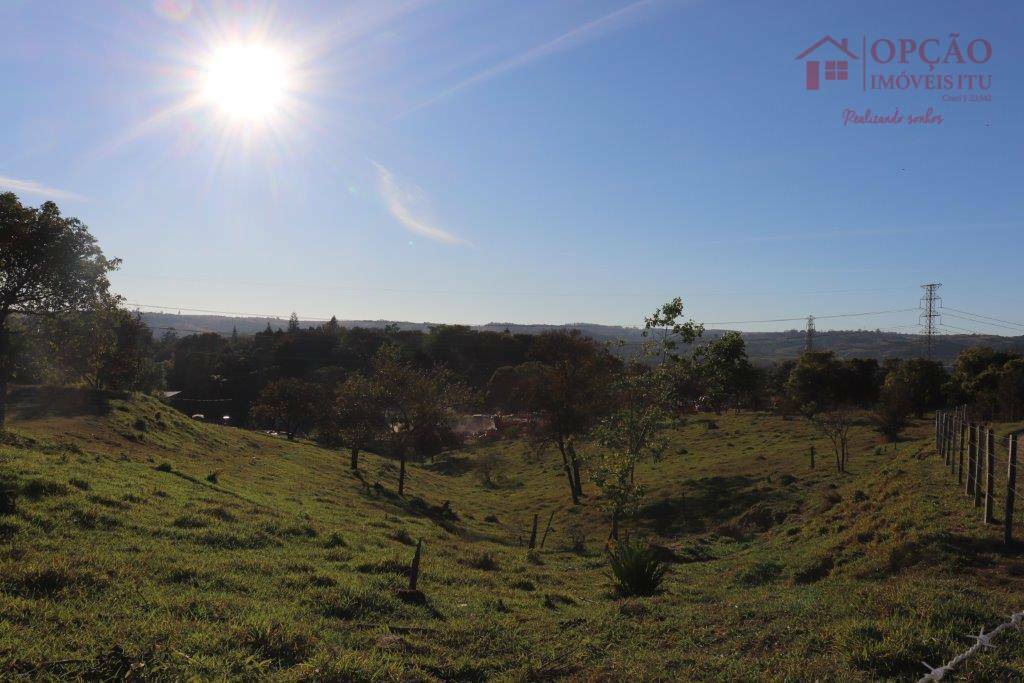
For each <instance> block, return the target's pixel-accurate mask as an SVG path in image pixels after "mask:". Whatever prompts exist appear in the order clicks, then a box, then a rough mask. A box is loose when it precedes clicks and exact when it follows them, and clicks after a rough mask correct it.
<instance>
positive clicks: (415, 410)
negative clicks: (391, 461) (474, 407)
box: [372, 343, 470, 495]
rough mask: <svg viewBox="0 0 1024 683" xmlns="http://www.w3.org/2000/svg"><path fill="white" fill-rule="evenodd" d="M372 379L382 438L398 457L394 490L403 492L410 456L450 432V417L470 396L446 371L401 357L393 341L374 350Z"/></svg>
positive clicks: (400, 493) (439, 440)
mask: <svg viewBox="0 0 1024 683" xmlns="http://www.w3.org/2000/svg"><path fill="white" fill-rule="evenodd" d="M372 379H373V382H374V383H375V384H377V388H376V389H375V390H376V391H378V392H379V394H378V396H379V400H380V407H381V412H382V417H383V421H384V425H385V427H384V439H385V442H386V443H387V446H388V450H389V452H390V454H391V456H392V457H395V458H398V461H399V470H398V494H399V495H403V494H404V493H405V472H406V462H407V461H408V459H409V456H410V455H411V454H414V451H415V450H417V449H421V450H422V449H423V448H424V447H425V446H430V445H433V444H436V443H439V442H441V441H443V440H444V439H445V436H446V435H447V434H448V433H449V432H450V429H449V426H448V425H449V419H450V417H451V416H452V415H453V414H454V412H455V411H456V410H457V409H459V408H461V407H463V406H464V405H465V404H466V403H468V401H469V399H470V396H469V393H468V391H467V390H466V389H465V387H464V386H463V385H461V384H460V383H459V382H457V381H456V380H455V378H454V377H453V376H452V375H451V373H449V372H448V371H447V370H445V369H444V368H441V367H435V368H431V369H423V368H420V367H417V366H416V365H414V364H413V363H412V362H410V361H409V360H407V359H405V358H403V357H402V352H401V349H400V348H399V347H398V346H396V345H395V344H394V343H387V344H385V345H383V346H382V347H381V348H380V349H379V350H378V352H377V355H376V357H375V358H374V362H373V375H372Z"/></svg>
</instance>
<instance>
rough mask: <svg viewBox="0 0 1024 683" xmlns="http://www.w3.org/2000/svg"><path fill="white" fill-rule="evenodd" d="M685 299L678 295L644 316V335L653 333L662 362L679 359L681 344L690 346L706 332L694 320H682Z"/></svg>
mask: <svg viewBox="0 0 1024 683" xmlns="http://www.w3.org/2000/svg"><path fill="white" fill-rule="evenodd" d="M682 317H683V300H682V299H681V298H680V297H678V296H677V297H676V298H674V299H672V300H671V301H669V302H667V303H665V304H663V305H662V306H661V307H660V308H658V310H656V311H654V313H652V314H651V315H649V316H648V317H646V318H644V332H643V334H644V336H645V337H646V336H648V335H649V334H650V335H653V337H654V341H655V347H654V350H653V353H655V354H656V355H657V356H658V358H659V360H661V361H662V362H664V361H666V360H672V359H678V358H679V357H680V355H679V352H678V351H679V345H680V344H685V345H687V346H689V345H690V344H693V342H694V340H696V339H697V337H699V336H700V335H702V334H703V333H704V326H703V325H701V324H699V323H696V322H694V321H693V320H682Z"/></svg>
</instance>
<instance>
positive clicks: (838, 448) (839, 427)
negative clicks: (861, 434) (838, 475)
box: [811, 408, 853, 472]
mask: <svg viewBox="0 0 1024 683" xmlns="http://www.w3.org/2000/svg"><path fill="white" fill-rule="evenodd" d="M811 419H812V420H813V421H814V424H815V425H817V427H818V429H820V430H821V431H822V432H823V433H824V434H825V436H827V437H828V438H829V441H831V442H832V448H833V450H834V451H835V454H836V470H837V471H839V472H846V461H847V456H848V455H849V452H850V430H851V429H853V415H852V413H851V412H850V411H849V410H847V409H846V408H837V409H835V410H829V411H825V412H820V413H816V414H815V415H814V416H813V417H812V418H811Z"/></svg>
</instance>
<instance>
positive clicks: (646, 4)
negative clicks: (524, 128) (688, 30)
mask: <svg viewBox="0 0 1024 683" xmlns="http://www.w3.org/2000/svg"><path fill="white" fill-rule="evenodd" d="M659 3H660V0H635V1H634V2H631V3H630V4H628V5H626V6H625V7H620V8H619V9H617V10H615V11H614V12H610V13H609V14H605V15H604V16H601V17H598V18H597V19H592V20H591V21H588V22H586V23H584V24H581V25H579V26H577V27H576V28H573V29H572V30H570V31H567V32H565V33H563V34H562V35H560V36H558V37H557V38H554V39H553V40H549V41H547V42H546V43H542V44H540V45H537V46H535V47H533V48H530V49H529V50H527V51H525V52H522V53H520V54H518V55H515V56H513V57H510V58H508V59H506V60H504V61H503V62H500V63H498V64H495V65H494V66H491V67H488V68H487V69H484V70H483V71H480V72H478V73H476V74H474V75H472V76H470V77H469V78H467V79H465V80H463V81H460V82H459V83H456V84H455V85H453V86H451V87H449V88H446V89H445V90H442V91H441V92H440V93H438V94H437V95H434V96H433V97H431V98H430V99H427V100H424V101H423V102H420V103H419V104H417V105H415V106H413V107H412V108H411V109H409V110H407V111H406V112H405V114H406V115H408V114H411V113H412V112H414V111H418V110H420V109H424V108H426V107H429V106H431V105H434V104H436V103H438V102H440V101H441V100H443V99H446V98H448V97H450V96H452V95H454V94H455V93H457V92H460V91H462V90H466V89H468V88H472V87H474V86H477V85H480V84H481V83H484V82H485V81H489V80H491V79H492V78H494V77H496V76H499V75H501V74H503V73H507V72H509V71H513V70H515V69H519V68H522V67H524V66H526V65H528V64H530V63H532V62H536V61H538V60H541V59H544V58H545V57H549V56H550V55H553V54H556V53H559V52H567V51H569V50H573V49H575V48H577V47H580V46H581V45H584V44H586V43H589V42H591V41H593V40H596V39H598V38H600V37H602V36H605V35H607V34H609V33H611V32H613V31H616V30H618V29H620V28H623V27H624V26H626V25H628V24H629V23H630V22H633V21H635V20H637V19H638V18H639V17H640V16H641V14H642V13H643V12H644V11H645V10H648V9H650V8H651V7H652V6H653V5H656V4H659Z"/></svg>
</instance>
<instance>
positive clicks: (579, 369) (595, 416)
mask: <svg viewBox="0 0 1024 683" xmlns="http://www.w3.org/2000/svg"><path fill="white" fill-rule="evenodd" d="M530 355H531V357H532V358H534V359H535V361H536V362H535V363H534V364H532V365H531V368H532V372H531V373H530V374H529V378H528V381H527V386H526V388H525V394H526V401H525V402H526V405H527V406H528V407H529V409H530V410H531V411H533V412H534V413H535V414H536V415H537V416H538V418H537V419H536V420H535V421H534V423H533V435H532V436H533V442H534V444H535V445H537V446H539V447H544V446H547V445H553V446H555V448H557V449H558V452H559V454H560V455H561V456H562V466H563V470H564V471H565V476H566V479H567V481H568V485H569V493H570V495H571V497H572V502H573V504H574V505H576V504H578V503H579V501H580V497H581V496H582V495H583V482H582V478H581V476H582V475H581V471H580V470H581V464H582V463H581V460H580V457H579V455H578V453H577V452H576V445H577V442H578V441H579V440H580V439H582V438H584V437H585V436H586V435H587V434H588V433H589V432H590V430H591V428H592V427H593V426H594V425H595V424H597V422H598V420H600V419H601V417H602V416H603V415H604V413H605V411H606V410H607V408H608V398H609V397H608V391H607V389H608V384H609V382H610V380H611V379H612V372H611V371H612V370H613V369H614V368H615V366H616V365H617V361H616V360H615V359H614V358H613V357H612V356H611V354H609V353H608V351H607V350H606V349H604V348H603V347H602V346H600V345H599V344H597V343H596V342H595V341H594V340H592V339H590V338H588V337H585V336H583V335H582V334H580V332H579V331H578V330H572V331H569V332H564V331H557V332H545V333H544V334H541V335H538V336H537V338H536V339H535V340H534V343H533V348H532V349H531V351H530Z"/></svg>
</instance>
